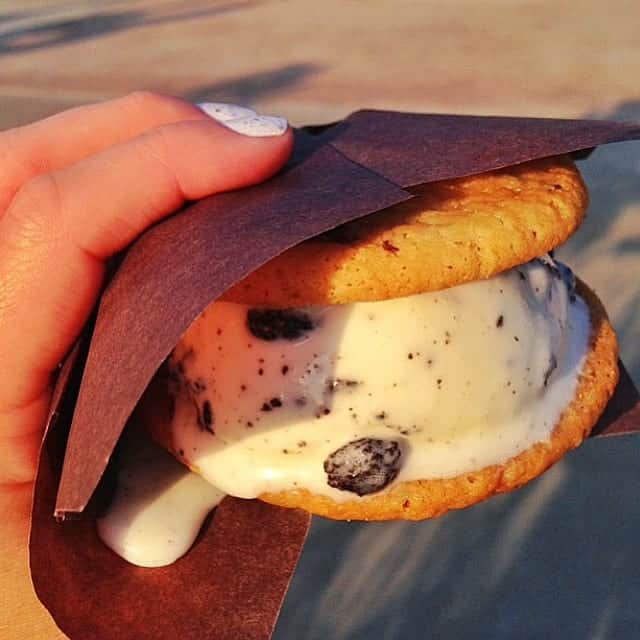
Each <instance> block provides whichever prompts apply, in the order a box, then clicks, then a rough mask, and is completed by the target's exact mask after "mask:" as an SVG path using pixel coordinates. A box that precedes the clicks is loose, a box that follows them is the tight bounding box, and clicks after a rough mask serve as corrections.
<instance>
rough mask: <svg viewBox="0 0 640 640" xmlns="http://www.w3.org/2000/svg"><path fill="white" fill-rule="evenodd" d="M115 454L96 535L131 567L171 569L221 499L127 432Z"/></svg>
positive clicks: (168, 457)
mask: <svg viewBox="0 0 640 640" xmlns="http://www.w3.org/2000/svg"><path fill="white" fill-rule="evenodd" d="M120 451H121V457H120V460H119V463H120V464H119V468H118V474H117V485H116V487H117V488H116V492H115V495H114V496H113V499H112V501H111V504H110V505H109V509H108V510H107V511H106V512H105V513H104V514H103V515H102V517H100V518H98V520H97V529H98V535H99V536H100V538H101V539H102V541H103V542H104V543H105V544H106V545H107V546H108V547H109V548H110V549H112V550H113V551H114V552H115V553H117V554H118V555H119V556H121V557H122V558H124V559H125V560H127V561H128V562H130V563H131V564H135V565H138V566H141V567H162V566H165V565H168V564H171V563H173V562H175V561H176V560H177V559H178V558H180V557H181V556H183V555H184V554H185V553H186V552H187V551H188V550H189V548H190V547H191V545H192V544H193V542H194V540H195V539H196V536H197V535H198V532H199V531H200V528H201V527H202V523H203V521H204V519H205V518H206V517H207V515H208V514H209V512H210V511H211V509H213V508H214V507H215V506H216V505H217V504H218V503H219V502H220V501H221V500H222V498H223V497H224V494H223V493H222V492H220V491H219V490H218V489H216V488H215V487H213V486H212V485H211V484H209V483H208V482H206V481H205V480H203V479H202V478H200V477H199V476H197V475H196V474H194V473H191V472H190V471H189V470H188V469H187V468H186V467H185V466H183V465H181V464H180V463H178V462H177V461H176V460H175V459H174V458H172V457H171V455H170V454H168V453H167V452H166V451H164V450H163V449H161V448H160V447H159V446H157V445H156V444H154V443H153V442H150V441H149V439H148V438H142V437H140V436H139V435H138V436H137V435H136V434H132V433H129V434H128V435H127V437H126V438H125V439H124V441H123V443H122V446H121V449H120Z"/></svg>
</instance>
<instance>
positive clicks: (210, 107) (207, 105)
mask: <svg viewBox="0 0 640 640" xmlns="http://www.w3.org/2000/svg"><path fill="white" fill-rule="evenodd" d="M198 108H199V109H201V110H202V111H204V112H205V113H206V114H207V115H208V116H211V117H212V118H213V119H214V120H217V121H218V122H226V121H227V120H236V119H238V118H246V117H248V116H255V115H256V112H255V111H254V110H253V109H249V108H248V107H241V106H240V105H237V104H226V103H224V102H201V103H200V104H199V105H198Z"/></svg>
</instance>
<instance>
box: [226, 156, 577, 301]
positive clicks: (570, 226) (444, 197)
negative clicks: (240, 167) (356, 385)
mask: <svg viewBox="0 0 640 640" xmlns="http://www.w3.org/2000/svg"><path fill="white" fill-rule="evenodd" d="M413 192H414V193H415V194H416V197H415V198H413V199H412V200H410V201H408V202H404V203H402V204H400V205H396V206H393V207H389V208H388V209H384V210H382V211H378V212H376V213H373V214H371V215H369V216H366V217H364V218H360V219H358V220H355V221H354V222H350V223H348V224H346V225H343V226H341V227H338V228H337V229H335V230H333V231H330V232H328V233H325V234H323V235H322V236H318V237H317V238H313V239H311V240H307V241H306V242H303V243H302V244H300V245H298V246H296V247H293V248H292V249H289V250H288V251H286V252H285V253H283V254H281V255H280V256H278V257H277V258H274V259H273V260H271V261H270V262H268V263H267V264H265V265H264V266H263V267H261V268H260V269H258V270H257V271H255V272H253V273H251V274H250V275H249V276H247V277H246V278H245V279H244V280H242V281H240V282H239V283H237V284H236V285H235V286H234V287H232V288H231V289H230V290H229V291H227V292H226V293H225V294H224V296H223V299H225V300H229V301H232V302H239V303H243V304H250V305H253V306H267V307H281V308H286V307H303V306H308V305H316V304H346V303H350V302H362V301H369V300H385V299H387V298H396V297H401V296H407V295H413V294H417V293H422V292H425V291H436V290H439V289H445V288H448V287H452V286H455V285H458V284H462V283H463V282H469V281H473V280H480V279H483V278H490V277H491V276H493V275H495V274H497V273H499V272H501V271H504V270H506V269H510V268H511V267H514V266H517V265H519V264H523V263H524V262H527V261H529V260H532V259H533V258H535V257H537V256H539V255H542V254H544V253H547V252H548V251H550V250H551V249H553V248H555V247H557V246H558V245H559V244H562V243H563V242H564V241H565V240H566V239H567V238H568V237H569V236H570V235H571V234H572V233H573V232H574V231H575V229H576V228H577V227H578V226H579V225H580V223H581V222H582V219H583V218H584V212H585V209H586V206H587V202H588V196H587V190H586V187H585V185H584V183H583V182H582V179H581V177H580V174H579V172H578V170H577V169H576V167H575V165H574V164H573V162H572V161H571V160H570V159H569V158H568V157H566V156H559V157H555V158H548V159H543V160H536V161H533V162H527V163H524V164H520V165H516V166H513V167H508V168H506V169H501V170H499V171H492V172H490V173H484V174H481V175H476V176H470V177H465V178H458V179H455V180H444V181H442V182H436V183H431V184H427V185H424V186H422V187H417V188H416V189H414V190H413Z"/></svg>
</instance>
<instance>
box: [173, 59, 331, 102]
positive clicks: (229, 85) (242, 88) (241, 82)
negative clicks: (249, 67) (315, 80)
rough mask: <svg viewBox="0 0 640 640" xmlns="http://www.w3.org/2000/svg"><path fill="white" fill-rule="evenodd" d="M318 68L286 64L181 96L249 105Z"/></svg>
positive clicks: (301, 79)
mask: <svg viewBox="0 0 640 640" xmlns="http://www.w3.org/2000/svg"><path fill="white" fill-rule="evenodd" d="M321 70H322V67H321V66H319V65H316V64H306V63H302V64H288V65H285V66H282V67H279V68H277V69H272V70H270V71H263V72H258V73H251V74H247V75H244V76H239V77H236V78H231V79H229V80H225V81H222V82H214V83H212V84H210V85H205V86H202V87H196V88H194V89H192V90H191V91H190V92H189V93H187V94H186V95H185V96H184V97H185V98H186V99H187V100H189V101H191V102H235V103H239V104H246V105H251V104H254V103H255V102H256V101H257V100H260V99H262V98H266V97H270V96H272V95H274V94H277V93H282V92H283V91H286V90H288V89H291V88H292V87H294V86H295V85H297V84H300V83H301V82H302V81H304V80H305V79H306V78H307V77H309V76H311V75H313V74H316V73H318V72H320V71H321Z"/></svg>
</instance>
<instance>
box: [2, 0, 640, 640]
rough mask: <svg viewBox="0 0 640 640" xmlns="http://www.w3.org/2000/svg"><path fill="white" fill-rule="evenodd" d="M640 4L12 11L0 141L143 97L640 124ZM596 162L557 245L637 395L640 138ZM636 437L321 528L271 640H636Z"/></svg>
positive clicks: (17, 4) (639, 610) (299, 2)
mask: <svg viewBox="0 0 640 640" xmlns="http://www.w3.org/2000/svg"><path fill="white" fill-rule="evenodd" d="M638 78H640V5H639V4H638V2H637V0H633V1H628V2H625V1H623V0H618V1H615V0H612V1H610V2H607V3H605V2H603V1H602V0H598V1H595V0H583V1H582V2H580V3H576V2H572V1H570V0H566V1H563V0H533V1H527V2H525V1H518V0H483V1H480V0H451V1H449V2H445V1H440V2H438V1H435V0H425V1H422V2H418V1H413V2H412V1H408V0H405V1H402V0H397V1H392V0H387V1H383V0H369V1H367V0H324V1H323V2H310V1H308V0H292V1H285V0H271V1H269V0H264V1H260V0H255V1H253V0H235V1H234V0H229V1H219V2H204V1H197V0H194V1H190V2H187V1H172V2H170V1H163V0H155V1H153V2H151V1H148V0H146V1H144V0H141V1H137V2H136V1H134V2H131V1H129V2H125V1H121V0H100V1H98V0H96V1H93V2H91V1H84V2H82V1H68V2H67V1H57V2H55V1H54V2H51V1H49V2H47V1H45V0H33V1H26V0H6V1H3V0H0V129H4V128H8V127H12V126H16V125H20V124H23V123H26V122H29V121H32V120H34V119H36V118H40V117H43V116H46V115H48V114H51V113H54V112H56V111H59V110H61V109H64V108H67V107H69V106H73V105H77V104H81V103H85V102H91V101H96V100H102V99H106V98H110V97H114V96H118V95H121V94H123V93H126V92H128V91H131V90H134V89H141V88H145V89H153V90H157V91H163V92H167V93H172V94H176V95H180V96H183V97H185V98H187V99H189V100H193V101H205V100H206V101H231V102H236V103H242V104H248V105H250V106H253V107H255V108H257V109H259V110H261V111H264V112H268V113H276V114H280V115H284V116H286V117H288V118H289V120H290V121H291V122H292V123H293V124H311V123H313V124H316V123H322V122H329V121H332V120H335V119H337V118H341V117H343V116H345V115H346V114H348V113H349V112H350V111H352V110H354V109H358V108H361V107H377V108H386V109H398V110H407V111H419V112H442V113H476V114H498V115H502V114H504V115H530V116H553V117H594V118H611V119H620V120H633V119H635V120H640V82H639V81H638ZM581 169H582V171H583V174H584V176H585V179H586V181H587V183H588V185H589V188H590V191H591V200H592V203H591V207H590V210H589V217H588V220H587V222H586V223H585V224H584V226H583V227H582V229H581V230H580V231H579V232H578V234H577V235H576V236H575V237H574V238H572V239H571V241H570V242H569V243H568V244H567V245H566V246H565V247H563V248H562V249H561V251H560V252H559V255H560V256H561V257H562V258H563V259H565V260H566V261H567V262H568V263H569V264H570V265H571V266H572V267H574V269H575V270H576V271H577V272H578V274H580V276H581V277H583V278H584V279H586V280H587V281H588V282H590V284H591V285H592V286H593V287H594V288H595V289H596V291H597V292H598V293H599V294H600V296H601V297H602V299H603V300H604V302H605V304H606V306H607V308H608V309H609V311H610V314H611V316H612V319H613V321H614V324H615V326H616V328H617V329H618V331H619V333H620V337H621V342H622V353H623V357H624V360H625V362H626V363H627V366H628V368H629V370H630V371H631V373H632V376H633V377H634V379H635V381H636V383H640V340H639V338H640V143H621V144H616V145H611V146H608V147H605V148H602V149H599V150H597V151H596V152H595V153H594V154H593V155H592V156H591V157H590V158H589V159H588V160H586V161H584V162H582V163H581ZM639 463H640V436H624V437H619V438H615V439H609V440H602V439H599V440H595V441H591V442H588V443H587V444H586V445H584V446H583V447H582V448H581V449H580V450H579V451H577V452H574V453H572V454H570V455H569V456H567V458H566V459H565V460H564V461H563V462H561V463H560V464H558V465H557V466H555V467H554V468H553V469H552V470H551V471H550V472H548V473H547V474H545V475H544V476H543V477H541V478H540V479H539V480H538V481H536V482H534V483H532V484H531V485H529V486H528V487H527V488H526V489H524V490H521V491H519V492H517V493H515V494H512V495H509V496H502V497H499V498H494V499H492V500H490V501H488V502H486V503H484V504H481V505H479V506H476V507H473V508H471V509H468V510H465V511H462V512H458V513H451V514H448V515H446V516H444V517H442V518H440V519H438V520H435V521H431V522H424V523H420V524H410V523H383V524H358V523H352V524H345V523H333V522H330V521H327V520H322V519H320V518H316V519H314V524H313V527H312V531H311V534H310V537H309V540H308V543H307V545H306V548H305V552H304V554H303V557H302V559H301V562H300V565H299V568H298V571H297V573H296V576H295V578H294V581H293V586H292V589H291V591H290V593H289V594H288V596H287V599H286V602H285V606H284V609H283V613H282V616H281V619H280V621H279V623H278V627H277V630H276V634H275V638H276V639H277V640H288V639H293V638H295V639H296V640H302V639H316V638H317V639H318V640H319V639H327V638H330V639H332V640H346V639H357V640H360V639H362V640H364V639H365V638H366V639H373V640H378V639H385V640H396V639H406V640H414V639H418V638H439V639H445V640H449V639H456V640H458V639H463V640H466V639H471V638H473V639H476V638H477V639H484V638H489V639H491V638H497V639H501V640H502V639H511V638H519V639H528V638H531V639H534V638H564V639H570V640H574V639H575V640H578V639H580V640H582V639H584V638H593V639H616V640H617V639H621V640H627V639H630V638H637V637H640V545H638V544H637V540H638V536H639V534H640V493H639V490H638V487H639V486H640V464H639Z"/></svg>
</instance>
